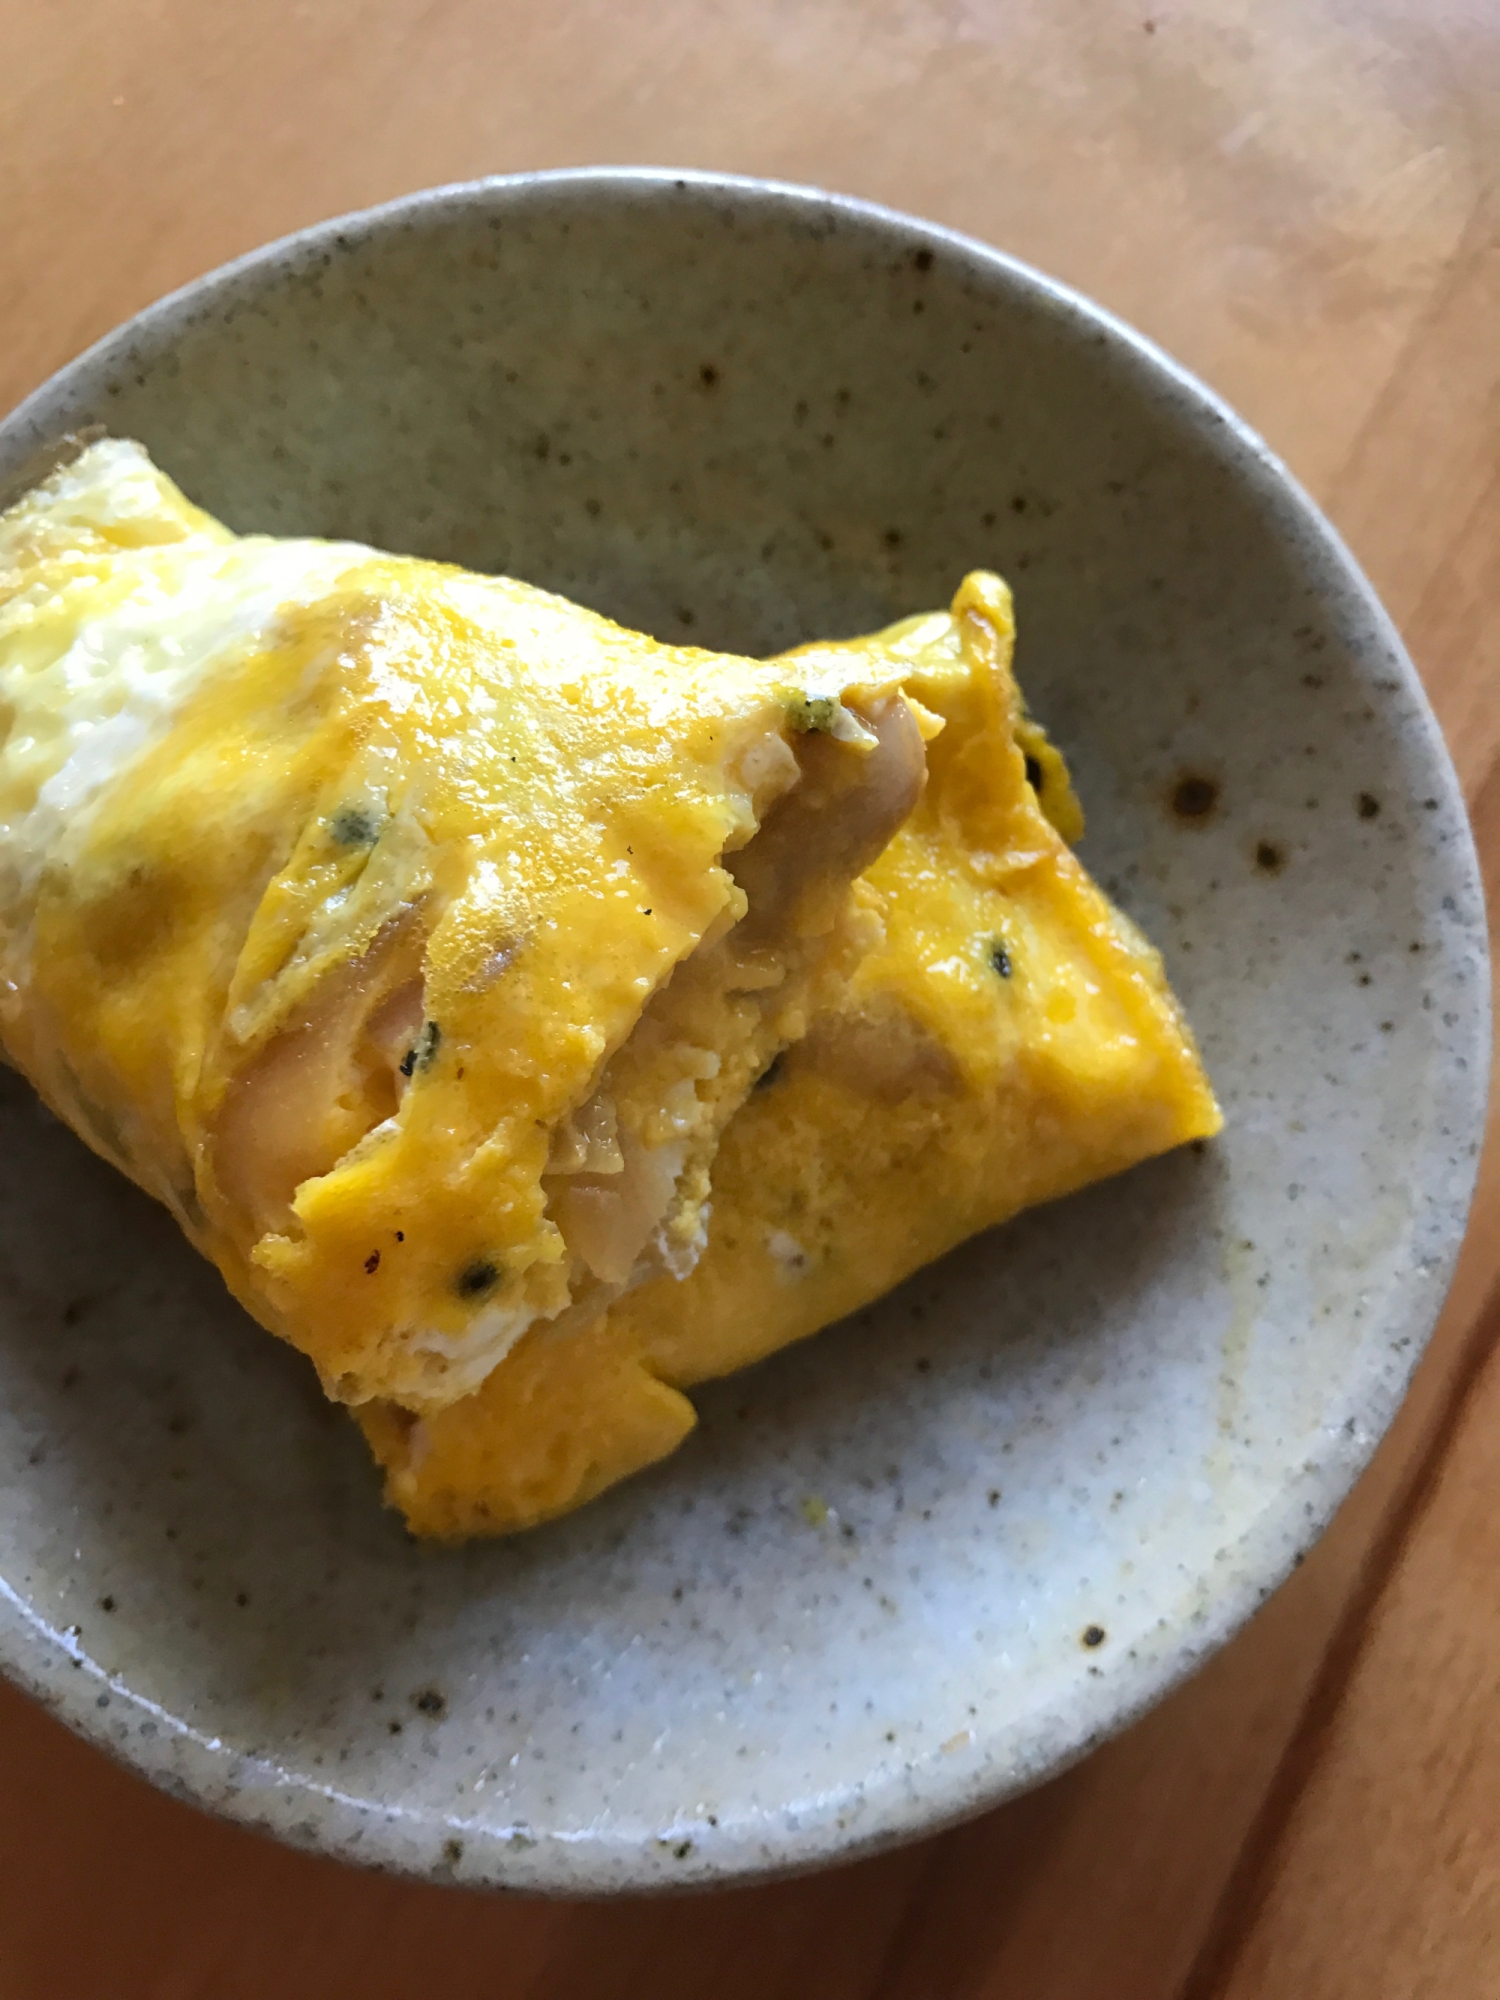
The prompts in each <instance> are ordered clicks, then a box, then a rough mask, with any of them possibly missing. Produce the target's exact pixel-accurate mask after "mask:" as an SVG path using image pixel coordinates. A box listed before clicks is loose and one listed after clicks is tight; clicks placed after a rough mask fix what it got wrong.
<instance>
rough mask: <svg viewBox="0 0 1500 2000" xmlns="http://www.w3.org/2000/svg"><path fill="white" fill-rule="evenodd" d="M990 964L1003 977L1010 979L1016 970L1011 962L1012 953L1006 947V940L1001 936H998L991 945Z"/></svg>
mask: <svg viewBox="0 0 1500 2000" xmlns="http://www.w3.org/2000/svg"><path fill="white" fill-rule="evenodd" d="M990 964H991V965H992V966H993V967H994V968H995V970H996V972H998V973H999V975H1000V977H1001V978H1002V979H1009V978H1010V976H1011V974H1012V973H1013V972H1014V971H1015V967H1014V966H1013V965H1012V964H1011V962H1010V953H1009V952H1008V951H1007V950H1006V949H1005V945H1004V942H1003V941H1002V940H1001V939H1000V938H996V939H995V941H994V943H993V944H992V945H991V946H990Z"/></svg>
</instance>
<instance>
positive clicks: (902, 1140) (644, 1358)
mask: <svg viewBox="0 0 1500 2000" xmlns="http://www.w3.org/2000/svg"><path fill="white" fill-rule="evenodd" d="M1013 643H1014V627H1013V622H1012V610H1011V599H1010V593H1009V591H1008V590H1007V589H1006V587H1005V585H1004V584H1003V583H1002V582H1001V581H1000V580H999V579H998V578H997V577H994V576H989V575H984V574H977V575H973V576H970V577H969V578H968V579H967V580H966V581H965V583H964V585H963V587H962V588H961V589H960V591H959V593H958V595H957V597H956V598H955V600H954V603H953V607H952V610H951V613H947V614H937V615H934V616H931V617H923V618H917V619H912V620H908V621H906V622H905V623H904V624H902V625H898V626H895V627H893V628H891V629H890V630H889V631H886V632H883V633H878V634H876V635H875V636H874V637H872V638H869V639H866V640H862V641H855V642H852V643H850V644H847V645H838V646H814V647H808V648H804V649H802V650H801V651H800V652H798V653H795V654H792V655H790V656H788V660H787V665H788V666H791V665H792V664H793V663H795V666H796V670H797V671H799V672H802V673H810V674H813V675H814V676H816V677H818V679H819V684H820V685H821V684H822V682H823V681H824V680H825V679H827V678H829V677H832V678H837V677H838V676H839V674H840V673H843V674H849V675H852V676H854V677H855V678H861V677H864V676H871V677H873V678H874V679H876V680H877V681H878V682H879V683H880V684H881V685H885V684H887V677H888V676H890V675H891V674H892V673H896V674H898V675H899V678H900V683H901V685H902V686H903V687H904V689H905V690H906V692H907V693H908V695H910V696H911V697H912V698H914V699H915V700H916V701H917V702H918V703H919V704H920V705H921V706H922V708H923V710H924V711H927V712H931V713H934V714H936V715H938V716H940V717H941V718H943V721H944V723H945V727H944V729H943V731H942V733H941V735H939V736H938V737H937V738H936V740H935V741H934V742H933V743H932V744H931V745H930V751H929V760H928V783H927V787H926V790H925V793H924V795H923V796H922V798H921V800H920V801H919V803H918V804H917V806H916V808H915V810H914V811H913V812H912V814H911V815H910V817H909V818H908V819H907V820H906V821H905V822H904V824H903V825H902V826H901V828H900V829H899V831H898V832H897V833H896V834H895V835H894V837H893V838H892V840H891V842H890V844H889V845H888V846H887V847H886V848H885V849H884V851H883V852H882V853H881V854H880V855H879V857H878V858H877V859H875V860H874V861H873V862H872V864H871V865H870V867H869V868H868V870H867V872H866V874H865V876H864V878H863V885H862V886H863V888H864V890H865V892H866V894H868V896H869V897H870V898H871V899H872V902H873V905H874V907H875V910H876V912H877V914H878V916H879V919H880V929H879V933H878V936H877V937H876V939H875V941H874V942H873V944H872V947H871V949H870V950H869V951H868V952H867V953H866V954H865V956H864V957H863V958H862V960H861V961H860V963H859V965H858V966H857V968H856V970H855V971H854V973H853V975H852V977H851V979H850V980H849V982H848V983H847V985H846V986H844V987H843V989H842V990H841V991H840V992H838V993H836V994H835V995H834V997H833V998H832V1000H831V1001H830V1004H829V1005H828V1006H827V1007H826V1009H825V1010H824V1011H823V1012H822V1013H821V1014H820V1015H819V1017H818V1018H817V1019H816V1020H815V1022H814V1023H813V1026H812V1030H811V1032H810V1033H809V1034H808V1035H807V1036H806V1038H805V1039H803V1040H801V1041H800V1042H799V1043H798V1044H797V1045H796V1046H795V1047H794V1048H790V1049H789V1050H788V1051H787V1053H786V1054H785V1056H784V1057H782V1058H781V1059H780V1060H779V1061H778V1062H777V1063H776V1064H775V1065H774V1066H773V1068H772V1069H771V1070H770V1071H769V1072H768V1073H767V1074H766V1075H765V1076H763V1077H762V1079H761V1081H760V1085H759V1087H758V1088H757V1089H756V1090H755V1092H754V1093H753V1094H752V1095H751V1097H750V1098H749V1100H748V1101H747V1102H746V1104H745V1106H744V1108H743V1109H742V1110H740V1111H739V1112H738V1113H737V1114H736V1116H735V1118H734V1120H733V1122H732V1123H731V1124H730V1126H729V1128H728V1130H727V1132H726V1134H725V1137H724V1142H723V1145H722V1147H721V1149H720V1152H719V1155H718V1160H717V1163H716V1168H715V1193H714V1203H713V1213H712V1219H711V1221H710V1224H709V1233H708V1247H707V1250H706V1252H705V1254H704V1256H703V1257H702V1259H701V1260H700V1262H699V1263H698V1265H697V1266H696V1268H695V1269H694V1270H693V1272H692V1273H691V1274H690V1275H689V1276H687V1277H685V1278H684V1279H683V1280H682V1281H681V1282H679V1281H677V1280H676V1279H673V1278H670V1277H667V1278H657V1279H655V1280H653V1281H652V1282H650V1283H648V1284H645V1285H643V1286H642V1287H641V1288H640V1289H639V1290H637V1291H634V1292H632V1293H631V1294H630V1295H629V1296H628V1297H624V1298H622V1299H620V1300H619V1301H618V1302H617V1303H616V1304H614V1305H613V1306H612V1307H611V1308H610V1310H609V1311H608V1312H607V1313H606V1314H605V1315H604V1316H603V1317H602V1318H600V1319H597V1320H596V1321H594V1322H593V1324H591V1325H590V1326H588V1327H586V1328H583V1329H581V1330H578V1331H571V1330H565V1329H563V1328H562V1327H538V1328H536V1329H535V1330H534V1331H533V1332H531V1333H530V1334H528V1335H527V1337H526V1338H525V1339H524V1340H522V1341H521V1342H520V1343H519V1344H518V1345H517V1347H516V1349H515V1351H514V1352H513V1353H512V1354H510V1355H509V1356H508V1357H507V1358H506V1360H505V1361H504V1362H503V1363H502V1364H501V1366H500V1367H498V1368H497V1369H496V1370H495V1372H494V1373H493V1374H492V1375H491V1376H490V1377H489V1379H488V1380H487V1381H486V1382H485V1384H484V1386H483V1387H482V1388H481V1389H480V1390H479V1391H478V1392H477V1393H476V1394H475V1395H473V1396H470V1397H468V1398H466V1399H464V1400H463V1401H460V1402H457V1403H455V1404H453V1405H452V1406H451V1407H450V1408H448V1409H446V1410H444V1411H442V1412H441V1413H440V1414H439V1415H436V1416H422V1415H420V1414H418V1413H414V1412H412V1411H410V1410H407V1409H403V1408H400V1407H398V1406H396V1405H395V1404H392V1403H380V1402H375V1403H369V1404H366V1405H365V1406H364V1407H363V1408H362V1409H361V1410H360V1411H359V1412H358V1413H357V1414H358V1417H359V1421H360V1423H361V1425H362V1426H363V1428H364V1431H365V1435H366V1437H367V1439H368V1440H369V1442H370V1444H371V1446H372V1448H373V1450H374V1452H375V1454H376V1456H377V1458H378V1459H379V1460H380V1462H381V1464H382V1465H383V1466H384V1468H385V1473H386V1493H387V1498H388V1500H389V1501H390V1502H391V1504H393V1505H394V1506H396V1507H398V1508H399V1509H400V1510H401V1512H402V1513H403V1514H404V1515H405V1517H406V1520H407V1522H408V1524H409V1525H410V1527H411V1528H412V1529H413V1530H414V1531H415V1532H416V1533H417V1534H419V1535H426V1536H435V1537H438V1538H441V1539H445V1540H461V1539H463V1538H465V1537H468V1536H474V1535H486V1534H498V1533H504V1532H508V1531H510V1530H514V1529H518V1528H524V1527H527V1526H530V1525H531V1524H533V1523H535V1522H538V1521H541V1520H545V1519H547V1518H548V1517H550V1516H553V1515H557V1514H561V1513H564V1512H566V1511H567V1510H568V1509H569V1508H572V1507H576V1506H578V1505H579V1504H580V1503H581V1502H583V1501H585V1500H587V1499H589V1498H590V1497H591V1496H593V1495H594V1494H596V1493H599V1492H600V1491H602V1490H603V1489H604V1488H605V1487H607V1486H610V1485H612V1484H614V1483H615V1482H616V1481H617V1480H620V1479H623V1478H625V1477H626V1476H627V1475H628V1474H630V1473H632V1472H635V1471H637V1470H639V1469H640V1468H641V1467H642V1466H645V1465H647V1464H650V1463H651V1462H652V1461H653V1460H656V1459H659V1458H661V1457H663V1456H664V1455H665V1454H666V1453H668V1452H670V1451H671V1450H673V1449H674V1447H675V1446H676V1445H678V1444H679V1443H680V1442H681V1441H682V1439H683V1438H684V1437H685V1436H686V1434H687V1433H688V1431H689V1430H690V1429H691V1428H692V1425H693V1422H694V1415H693V1408H692V1405H691V1403H690V1402H689V1400H688V1398H687V1397H686V1396H685V1395H684V1394H683V1393H682V1391H683V1390H684V1389H685V1388H687V1387H690V1386H691V1385H692V1384H693V1383H696V1382H701V1381H704V1380H706V1379H708V1378H710V1377H713V1376H717V1375H723V1374H726V1373H728V1372H729V1371H731V1370H733V1369H736V1368H740V1367H743V1366H744V1365H745V1364H746V1363H748V1362H752V1361H755V1360H758V1359H760V1358H761V1357H762V1356H764V1355H766V1354H769V1353H771V1352H772V1351H773V1350H774V1349H776V1348H778V1347H781V1346H784V1345H785V1344H787V1343H788V1342H790V1341H794V1340H800V1339H801V1338H803V1337H804V1336H805V1335H807V1334H810V1333H813V1332H815V1331H816V1330H817V1329H819V1328H820V1327H823V1326H826V1325H828V1324H829V1323H830V1322H831V1321H833V1320H836V1319H839V1318H841V1317H843V1316H844V1315H845V1314H848V1313H850V1312H853V1311H855V1310H857V1309H858V1308H859V1307H861V1306H863V1305H865V1304H867V1303H868V1302H869V1301H870V1300H872V1299H875V1298H878V1297H879V1296H880V1295H881V1294H882V1293H884V1292H886V1291H887V1290H889V1289H890V1288H891V1287H892V1286H893V1285H895V1284H897V1283H899V1282H900V1281H901V1280H902V1279H903V1278H906V1277H908V1276H909V1275H910V1274H911V1273H912V1272H913V1271H915V1270H917V1269H918V1268H919V1267H920V1266H921V1265H923V1264H925V1263H927V1262H929V1261H930V1260H931V1259H933V1258H935V1257H938V1256H941V1255H942V1254H943V1253H944V1252H945V1251H947V1250H949V1249H951V1248H953V1246H954V1245H956V1244H957V1243H959V1242H961V1241H962V1240H963V1239H964V1238H966V1237H968V1236H970V1235H972V1234H974V1233H975V1232H976V1231H978V1230H981V1229H986V1228H989V1227H991V1226H992V1225H994V1224H996V1223H999V1222H1003V1221H1005V1220H1006V1219H1007V1218H1008V1217H1010V1216H1013V1215H1015V1214H1016V1213H1017V1211H1019V1210H1021V1209H1023V1208H1026V1207H1028V1206H1030V1205H1031V1204H1033V1203H1036V1202H1041V1201H1046V1200H1050V1199H1052V1198H1054V1197H1056V1196H1059V1195H1063V1194H1067V1193H1069V1192H1071V1191H1073V1190H1075V1189H1077V1188H1080V1187H1083V1186H1084V1185H1086V1184H1087V1183H1089V1182H1091V1181H1096V1180H1099V1179H1101V1178H1102V1177H1104V1176H1105V1175H1109V1174H1114V1173H1117V1172H1119V1171H1120V1170H1121V1169H1122V1168H1125V1167H1129V1166H1132V1165H1134V1164H1135V1163H1136V1162H1138V1161H1141V1160H1144V1159H1146V1158H1148V1157H1150V1156H1151V1155H1153V1154H1157V1153H1161V1152H1164V1151H1165V1150H1167V1149H1168V1148H1170V1147H1173V1146H1177V1145H1180V1144H1182V1143H1183V1142H1184V1141H1186V1140H1190V1139H1195V1138H1202V1137H1207V1136H1209V1135H1211V1134H1212V1133H1214V1132H1216V1131H1218V1129H1219V1127H1220V1124H1221V1122H1222V1121H1221V1118H1220V1113H1219V1109H1218V1106H1217V1104H1216V1103H1215V1101H1214V1096H1213V1092H1212V1090H1211V1088H1210V1085H1209V1082H1208V1079H1207V1077H1206V1076H1205V1074H1204V1071H1203V1066H1202V1063H1201V1061H1200V1059H1199V1056H1198V1052H1197V1049H1196V1047H1195V1046H1194V1042H1193V1038H1192V1035H1191V1033H1190V1031H1189V1029H1188V1026H1187V1023H1186V1021H1185V1020H1184V1018H1183V1015H1182V1013H1181V1010H1180V1009H1179V1007H1178V1005H1177V1003H1176V1001H1175V1000H1174V998H1173V996H1172V994H1171V992H1170V990H1169V988H1168V986H1167V982H1166V979H1165V976H1164V974H1163V971H1162V965H1161V960H1160V958H1159V957H1158V955H1157V954H1156V952H1155V951H1154V950H1153V949H1152V948H1151V946H1150V945H1149V944H1148V943H1147V942H1146V941H1145V939H1144V938H1143V937H1142V936H1141V934H1140V933H1139V931H1138V930H1137V929H1136V928H1135V926H1134V925H1133V924H1132V923H1130V921H1129V920H1128V919H1127V918H1126V917H1124V916H1123V915H1122V914H1121V913H1120V912H1119V911H1118V910H1116V909H1114V908H1113V907H1112V905H1111V904H1110V902H1109V901H1108V899H1107V898H1106V897H1105V896H1104V895H1103V893H1102V892H1101V891H1100V889H1099V888H1098V887H1097V885H1096V884H1095V883H1094V882H1093V881H1092V880H1091V879H1090V878H1089V875H1088V874H1087V872H1086V871H1085V869H1084V868H1083V866H1082V864H1081V863H1080V862H1079V861H1078V859H1077V858H1076V856H1075V855H1074V854H1073V852H1072V849H1071V846H1070V845H1069V843H1070V842H1071V841H1073V840H1076V839H1077V838H1079V836H1080V835H1081V833H1082V830H1083V820H1082V814H1081V811H1080V810H1079V806H1078V802H1077V800H1076V798H1075V797H1074V795H1073V791H1072V787H1071V784H1070V782H1069V778H1068V773H1067V770H1066V768H1065V766H1064V764H1063V760H1062V758H1061V757H1060V756H1059V755H1058V753H1057V751H1056V750H1055V749H1054V748H1053V747H1052V745H1051V744H1050V743H1049V742H1048V741H1047V738H1046V737H1045V735H1044V734H1043V733H1042V731H1041V730H1040V729H1039V728H1037V726H1036V725H1035V724H1034V723H1033V722H1031V720H1030V719H1029V718H1028V716H1027V715H1026V712H1025V709H1024V707H1023V705H1022V702H1021V698H1020V696H1019V693H1018V691H1017V688H1016V684H1015V681H1014V679H1013V677H1012V673H1011V655H1012V649H1013ZM839 663H842V665H840V664H839Z"/></svg>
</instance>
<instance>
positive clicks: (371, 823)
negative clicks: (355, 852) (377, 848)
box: [328, 806, 380, 847]
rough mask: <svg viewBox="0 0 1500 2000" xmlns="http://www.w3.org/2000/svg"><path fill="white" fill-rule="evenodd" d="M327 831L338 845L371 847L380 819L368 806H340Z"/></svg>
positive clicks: (378, 829) (378, 830)
mask: <svg viewBox="0 0 1500 2000" xmlns="http://www.w3.org/2000/svg"><path fill="white" fill-rule="evenodd" d="M328 831H329V832H330V833H331V834H332V835H333V837H334V839H335V840H336V841H337V842H338V844H339V846H340V847H373V846H374V844H375V838H376V835H377V834H378V833H379V832H380V821H379V818H378V817H377V815H376V814H375V813H374V812H373V811H372V809H371V808H370V807H369V806H340V807H339V809H338V811H337V812H336V813H335V814H334V816H333V818H332V819H331V820H330V821H329V822H328Z"/></svg>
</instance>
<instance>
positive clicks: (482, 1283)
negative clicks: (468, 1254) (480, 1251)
mask: <svg viewBox="0 0 1500 2000" xmlns="http://www.w3.org/2000/svg"><path fill="white" fill-rule="evenodd" d="M499 1278H500V1267H499V1265H498V1264H492V1263H491V1262H490V1260H489V1258H488V1257H476V1258H475V1259H474V1261H473V1263H472V1264H465V1266H464V1267H463V1269H462V1270H461V1271H460V1272H459V1274H458V1277H457V1279H456V1280H455V1282H454V1286H453V1289H454V1290H455V1291H456V1292H457V1293H458V1296H459V1297H460V1298H461V1299H478V1298H483V1296H484V1294H485V1293H486V1292H489V1291H493V1290H494V1288H495V1285H496V1284H497V1283H498V1282H499Z"/></svg>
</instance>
